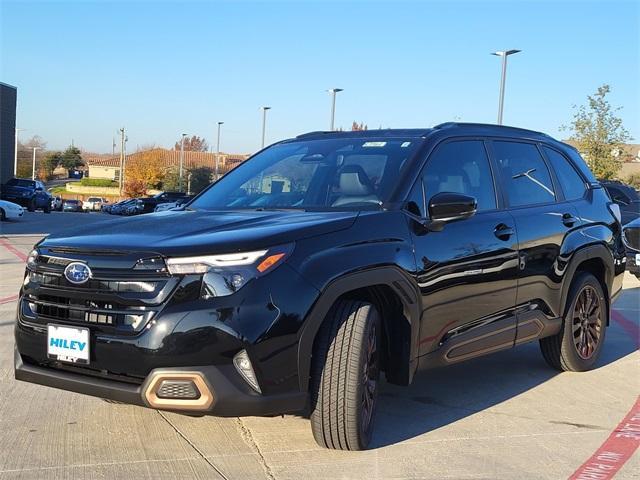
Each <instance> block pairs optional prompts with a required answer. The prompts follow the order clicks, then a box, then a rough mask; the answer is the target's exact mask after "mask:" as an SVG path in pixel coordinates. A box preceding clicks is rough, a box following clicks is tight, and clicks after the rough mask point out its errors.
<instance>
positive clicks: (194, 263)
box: [166, 244, 293, 298]
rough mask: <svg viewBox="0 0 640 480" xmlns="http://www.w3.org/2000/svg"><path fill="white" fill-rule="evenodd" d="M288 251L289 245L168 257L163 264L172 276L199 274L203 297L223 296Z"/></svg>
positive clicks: (273, 265)
mask: <svg viewBox="0 0 640 480" xmlns="http://www.w3.org/2000/svg"><path fill="white" fill-rule="evenodd" d="M292 250H293V245H291V244H290V245H285V246H280V247H274V248H270V249H268V250H256V251H252V252H243V253H228V254H223V255H203V256H198V257H176V258H168V259H167V260H166V264H167V269H168V270H169V272H170V273H171V274H173V275H197V274H202V275H203V277H202V296H203V297H204V298H212V297H224V296H227V295H231V294H232V293H235V292H237V291H238V290H240V289H241V288H242V287H243V286H244V285H246V284H247V283H248V282H249V281H250V280H252V279H253V278H256V277H259V276H260V275H264V274H265V273H267V272H269V271H271V270H273V269H274V268H276V266H278V265H280V264H281V263H282V262H284V260H285V259H286V258H287V257H288V256H289V255H290V254H291V252H292Z"/></svg>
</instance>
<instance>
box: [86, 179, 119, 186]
mask: <svg viewBox="0 0 640 480" xmlns="http://www.w3.org/2000/svg"><path fill="white" fill-rule="evenodd" d="M80 185H82V186H83V187H117V186H118V182H114V181H113V180H109V179H106V178H83V179H82V180H80Z"/></svg>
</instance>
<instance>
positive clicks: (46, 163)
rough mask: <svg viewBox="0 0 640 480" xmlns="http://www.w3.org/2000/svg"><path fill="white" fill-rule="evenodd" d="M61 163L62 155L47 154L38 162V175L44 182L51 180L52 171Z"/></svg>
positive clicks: (57, 153) (56, 153) (58, 153)
mask: <svg viewBox="0 0 640 480" xmlns="http://www.w3.org/2000/svg"><path fill="white" fill-rule="evenodd" d="M60 162H62V153H60V152H48V153H47V154H46V155H45V157H44V158H43V159H42V160H41V161H40V173H41V177H44V180H51V177H53V171H54V170H55V169H56V167H57V166H58V165H60Z"/></svg>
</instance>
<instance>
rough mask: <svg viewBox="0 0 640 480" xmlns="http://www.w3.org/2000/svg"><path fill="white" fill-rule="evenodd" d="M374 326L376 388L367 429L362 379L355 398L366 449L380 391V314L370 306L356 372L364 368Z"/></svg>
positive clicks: (373, 423)
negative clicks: (364, 417)
mask: <svg viewBox="0 0 640 480" xmlns="http://www.w3.org/2000/svg"><path fill="white" fill-rule="evenodd" d="M372 328H375V334H376V349H377V362H378V365H377V367H378V375H377V378H376V389H375V392H374V404H373V405H374V407H373V412H372V413H371V421H370V422H369V425H368V427H367V429H366V430H365V429H364V428H363V424H362V423H363V418H362V403H361V399H362V396H363V394H364V388H365V385H364V383H363V382H362V381H359V382H358V383H357V395H356V398H357V399H358V405H357V406H356V409H357V412H358V431H359V432H360V434H359V436H358V437H359V440H360V442H359V443H360V449H366V448H367V447H368V445H369V443H370V442H371V436H372V434H373V430H374V425H375V419H376V410H377V406H378V402H377V397H378V392H379V391H380V377H381V375H380V355H381V353H382V350H381V349H382V345H381V338H382V337H381V329H382V322H381V319H380V315H379V314H378V311H377V310H376V309H375V307H373V306H371V307H370V308H369V314H368V316H367V322H366V327H365V330H364V332H363V335H362V347H363V348H362V349H361V351H360V358H359V360H358V373H361V372H363V370H364V365H365V362H366V357H367V341H368V339H369V335H370V334H371V329H372Z"/></svg>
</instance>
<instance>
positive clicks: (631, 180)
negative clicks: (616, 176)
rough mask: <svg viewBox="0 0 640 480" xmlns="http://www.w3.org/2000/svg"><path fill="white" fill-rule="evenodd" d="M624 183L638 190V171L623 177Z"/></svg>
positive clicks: (639, 175) (639, 181)
mask: <svg viewBox="0 0 640 480" xmlns="http://www.w3.org/2000/svg"><path fill="white" fill-rule="evenodd" d="M624 183H627V184H629V185H631V186H632V187H633V188H635V189H636V190H640V173H632V174H630V175H629V176H628V177H627V178H625V179H624Z"/></svg>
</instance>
